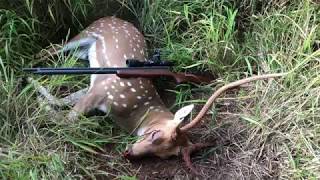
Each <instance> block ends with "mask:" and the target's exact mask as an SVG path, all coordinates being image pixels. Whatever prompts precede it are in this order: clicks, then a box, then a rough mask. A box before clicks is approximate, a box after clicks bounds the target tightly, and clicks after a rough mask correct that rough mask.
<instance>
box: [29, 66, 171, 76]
mask: <svg viewBox="0 0 320 180" xmlns="http://www.w3.org/2000/svg"><path fill="white" fill-rule="evenodd" d="M168 68H169V67H166V66H157V67H119V68H87V67H76V68H24V69H23V71H26V72H32V73H34V74H41V75H63V74H117V71H119V70H125V71H131V70H150V69H168Z"/></svg>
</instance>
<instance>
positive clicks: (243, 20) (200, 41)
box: [0, 0, 320, 179]
mask: <svg viewBox="0 0 320 180" xmlns="http://www.w3.org/2000/svg"><path fill="white" fill-rule="evenodd" d="M118 2H121V4H122V8H123V9H124V10H126V11H129V12H131V13H132V14H133V15H134V16H136V18H137V20H138V22H139V23H140V25H141V30H142V31H143V32H144V34H145V36H146V37H147V40H148V44H149V50H150V51H151V50H153V49H154V48H160V49H161V50H162V53H163V58H166V59H170V60H172V61H174V62H175V63H176V64H177V66H176V67H175V70H176V71H186V70H192V71H193V70H201V71H205V70H206V71H209V72H211V73H213V74H215V75H216V76H218V77H219V78H218V79H216V81H215V82H214V83H213V84H211V85H209V86H203V87H192V86H189V85H180V86H179V87H177V88H175V89H169V91H170V92H172V93H174V94H175V96H176V99H175V104H174V106H172V107H171V108H172V109H173V110H175V109H177V108H178V107H181V106H183V105H186V104H188V103H190V102H193V103H196V104H198V105H199V106H201V105H202V104H204V102H205V100H206V98H208V96H209V94H210V93H211V92H212V90H215V89H217V87H219V86H221V85H223V84H226V83H228V82H231V81H233V80H236V79H240V78H242V77H245V76H250V75H251V74H264V73H271V72H285V71H291V72H292V73H290V74H289V75H288V76H286V77H285V78H282V79H279V80H275V81H263V82H262V81H259V82H255V83H252V84H250V85H249V86H248V87H246V88H243V89H241V90H240V89H237V90H236V91H235V90H234V91H235V93H234V94H227V95H225V97H221V98H220V99H219V103H218V105H219V106H216V109H212V111H211V114H212V118H211V119H212V122H216V121H217V123H213V125H217V126H216V127H213V129H212V131H210V132H214V133H215V134H216V133H218V130H219V128H221V129H222V128H227V130H228V128H230V127H224V126H223V125H219V123H218V122H220V121H224V120H227V119H228V118H229V117H231V115H232V117H236V121H234V122H232V123H235V124H244V125H245V126H244V129H242V130H241V133H242V132H245V134H244V135H243V136H244V139H236V138H234V139H232V138H231V140H232V142H231V144H233V145H236V146H237V147H240V149H241V151H238V152H235V154H234V156H232V157H235V158H234V159H232V161H231V162H229V163H230V164H229V165H230V167H234V168H235V171H237V172H242V174H243V176H247V177H249V176H251V177H256V178H257V177H262V174H263V172H267V174H269V175H270V174H272V175H273V177H274V178H282V179H319V178H320V173H319V172H320V171H319V169H320V158H319V153H320V144H319V138H320V116H319V114H320V107H319V97H320V95H319V92H320V88H319V87H320V86H319V84H320V78H319V77H320V76H319V72H320V66H319V57H320V51H319V50H317V49H314V48H313V47H314V42H315V41H319V40H320V28H319V24H320V20H319V17H320V5H319V4H317V3H313V2H312V1H278V0H272V1H270V2H269V3H263V2H261V1H258V0H246V1H241V2H238V1H209V0H197V1H191V0H190V1H189V0H187V1H169V0H159V1H148V0H144V1H141V2H140V3H137V2H136V1H126V2H125V3H124V2H123V1H118ZM94 8H97V7H95V6H94V1H90V0H81V1H56V0H51V1H48V3H40V1H36V0H25V1H19V2H18V1H17V2H12V3H8V5H7V6H6V8H3V9H1V10H0V99H1V101H0V177H1V179H75V178H76V179H78V178H81V177H87V178H92V179H94V178H95V177H101V176H102V177H105V176H108V177H112V178H116V179H136V178H135V177H136V176H137V174H139V170H138V169H133V168H132V167H131V165H130V164H129V163H128V162H127V161H125V160H124V159H122V158H121V156H120V152H121V151H122V150H123V149H124V147H125V145H126V144H127V143H129V142H132V141H134V139H135V138H134V137H128V136H127V135H126V134H125V133H124V132H122V131H121V130H119V128H118V127H117V126H115V125H114V123H112V120H110V119H108V118H107V117H90V118H85V117H82V119H81V121H80V122H79V123H76V124H66V123H64V122H63V120H62V119H63V116H64V115H65V114H66V112H65V111H62V112H60V113H58V114H56V115H53V114H50V113H48V112H47V111H45V106H40V105H39V104H38V103H37V101H36V92H35V90H34V87H32V86H31V85H25V84H24V83H23V78H25V77H26V74H23V73H22V72H21V71H20V69H21V68H22V67H29V66H33V65H41V66H73V65H74V64H76V63H77V62H76V61H75V59H74V58H73V57H62V56H61V57H58V58H55V59H54V58H49V59H48V60H46V61H39V60H37V59H35V58H34V55H35V54H36V53H38V52H39V51H40V50H41V49H43V48H45V47H46V46H48V43H49V42H50V41H52V42H58V43H59V42H61V41H62V40H64V39H66V36H70V33H71V34H75V33H76V32H77V31H79V30H81V29H83V28H84V25H85V24H89V23H90V22H88V20H87V19H88V17H91V16H93V14H92V13H94V12H95V11H92V9H94ZM123 9H122V10H123ZM69 28H70V29H69ZM69 31H70V32H69ZM58 32H59V33H58ZM57 34H59V35H57ZM34 78H36V79H37V80H39V81H40V82H41V83H42V84H43V85H45V86H47V87H49V89H50V91H51V92H52V93H53V94H55V95H57V96H59V97H60V96H63V95H66V93H62V92H61V89H63V88H66V87H68V88H69V89H71V90H75V89H80V88H81V87H85V86H86V83H87V82H88V78H87V77H86V76H81V77H71V76H70V77H69V76H59V77H48V78H40V77H38V76H35V77H34ZM234 96H237V97H234ZM230 99H231V100H230ZM225 101H226V102H229V101H231V102H234V104H236V107H235V108H234V109H233V111H234V112H233V111H231V112H225V109H224V108H223V106H224V105H223V104H224V102H225ZM212 112H214V113H212ZM224 113H225V114H228V113H229V116H228V115H219V114H224ZM230 113H231V115H230ZM194 115H195V114H194ZM54 116H56V117H54ZM221 117H222V118H223V119H222V120H221ZM104 118H106V119H107V120H105V119H104ZM212 122H211V123H212ZM211 123H210V124H211ZM218 138H219V137H218ZM110 144H114V146H113V147H109V146H108V145H110ZM106 146H107V148H105V147H106ZM231 147H232V145H230V147H229V148H231ZM225 148H226V149H227V147H225ZM224 153H227V152H222V153H221V154H218V155H217V156H222V155H223V154H224ZM207 156H209V155H207ZM248 157H249V160H246V158H248ZM268 158H269V159H268ZM271 158H274V159H271ZM242 160H243V161H242ZM257 162H258V163H257ZM271 162H272V163H275V164H276V166H275V167H274V166H272V168H271V170H270V169H269V170H265V169H268V163H271ZM233 163H234V164H233ZM237 163H240V164H243V166H238V165H237ZM255 163H257V164H258V165H256V164H255ZM246 167H252V171H246ZM259 167H263V168H265V169H263V168H262V169H263V170H261V168H260V169H259ZM259 173H260V174H259ZM260 175H261V176H260ZM267 177H268V176H267Z"/></svg>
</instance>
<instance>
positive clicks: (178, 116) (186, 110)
mask: <svg viewBox="0 0 320 180" xmlns="http://www.w3.org/2000/svg"><path fill="white" fill-rule="evenodd" d="M193 108H194V105H193V104H190V105H188V106H185V107H183V108H181V109H179V110H178V111H177V112H176V113H175V115H174V119H173V120H174V121H178V122H179V123H180V122H182V121H183V120H184V118H185V117H187V116H188V115H189V114H190V113H191V112H192V109H193Z"/></svg>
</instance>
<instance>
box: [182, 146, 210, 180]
mask: <svg viewBox="0 0 320 180" xmlns="http://www.w3.org/2000/svg"><path fill="white" fill-rule="evenodd" d="M213 145H214V144H213V143H196V144H192V145H190V146H187V147H184V148H183V149H182V157H183V160H184V161H185V163H186V166H187V167H188V168H189V169H190V170H191V171H192V172H193V173H194V174H196V175H199V172H198V171H197V170H196V169H195V168H194V167H193V165H192V162H191V158H190V156H191V154H192V153H193V152H196V151H198V150H200V149H202V148H205V147H209V146H213Z"/></svg>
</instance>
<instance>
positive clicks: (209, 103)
mask: <svg viewBox="0 0 320 180" xmlns="http://www.w3.org/2000/svg"><path fill="white" fill-rule="evenodd" d="M287 74H288V73H275V74H264V75H258V76H254V77H249V78H245V79H241V80H238V81H234V82H232V83H229V84H226V85H224V86H222V87H221V88H219V89H218V90H217V91H216V92H215V93H213V94H212V95H211V97H210V98H209V99H208V101H207V102H206V104H205V105H204V106H203V107H202V109H201V111H200V112H199V114H198V115H197V116H196V117H195V118H194V119H193V120H192V121H191V122H190V123H189V124H186V125H185V126H183V127H182V128H181V131H182V132H186V131H188V130H189V129H191V128H192V127H194V126H196V125H197V124H198V123H199V122H200V120H201V118H202V117H203V116H204V115H205V114H206V112H207V111H208V110H209V108H210V107H211V106H212V105H213V103H214V101H215V100H216V99H217V98H218V97H219V96H220V95H221V94H222V93H223V92H225V91H226V90H228V89H231V88H234V87H237V86H239V85H242V84H246V83H249V82H252V81H256V80H262V79H268V78H275V77H281V76H284V75H287Z"/></svg>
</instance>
